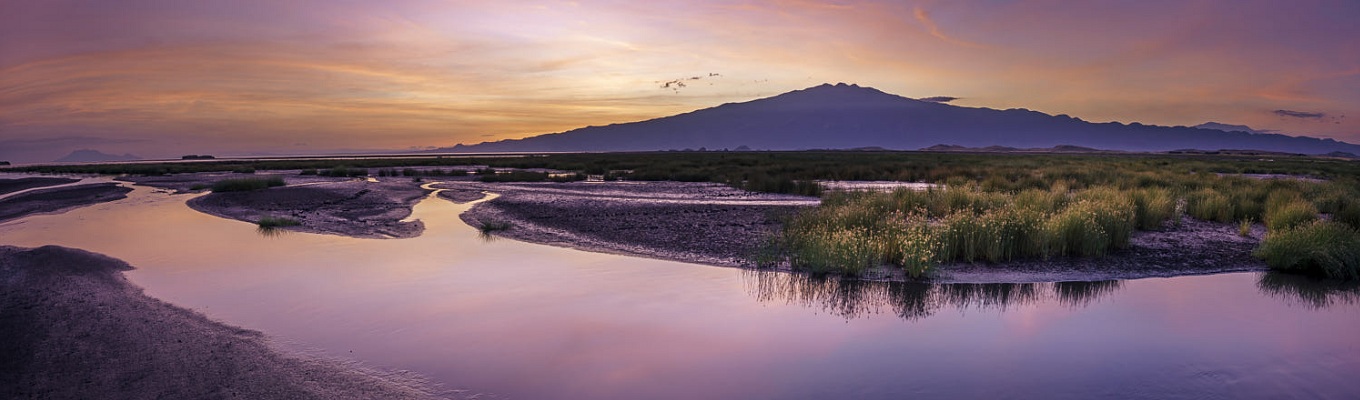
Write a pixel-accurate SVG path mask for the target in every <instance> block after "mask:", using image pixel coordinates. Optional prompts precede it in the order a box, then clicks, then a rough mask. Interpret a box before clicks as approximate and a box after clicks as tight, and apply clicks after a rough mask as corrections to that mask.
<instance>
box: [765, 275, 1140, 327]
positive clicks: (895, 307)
mask: <svg viewBox="0 0 1360 400" xmlns="http://www.w3.org/2000/svg"><path fill="white" fill-rule="evenodd" d="M742 281H743V284H744V286H745V287H746V291H747V293H749V294H750V295H751V296H752V297H755V298H756V301H759V302H783V303H786V304H798V305H802V306H804V307H808V308H814V309H819V310H822V311H825V312H828V313H831V314H834V315H838V316H841V317H844V318H846V319H853V318H858V317H861V316H866V315H871V314H879V313H882V312H884V310H891V312H892V313H893V314H895V315H897V316H898V317H900V318H902V319H907V320H915V319H920V318H924V317H927V316H930V315H933V314H934V313H935V312H936V311H938V310H940V309H941V308H954V309H960V310H963V309H985V310H998V311H1005V310H1008V309H1010V308H1011V307H1017V306H1023V305H1030V304H1036V303H1040V302H1044V301H1054V302H1056V303H1058V304H1062V305H1064V306H1067V307H1085V306H1089V305H1091V304H1093V303H1094V302H1096V301H1097V300H1099V299H1100V298H1103V297H1106V296H1109V295H1111V294H1113V293H1114V292H1116V291H1118V290H1119V288H1120V287H1121V286H1122V285H1123V283H1122V282H1120V281H1096V282H1057V283H954V284H930V283H920V282H873V281H863V280H858V279H842V278H839V277H833V276H816V275H809V274H800V273H788V272H778V271H770V270H746V271H744V272H743V273H742Z"/></svg>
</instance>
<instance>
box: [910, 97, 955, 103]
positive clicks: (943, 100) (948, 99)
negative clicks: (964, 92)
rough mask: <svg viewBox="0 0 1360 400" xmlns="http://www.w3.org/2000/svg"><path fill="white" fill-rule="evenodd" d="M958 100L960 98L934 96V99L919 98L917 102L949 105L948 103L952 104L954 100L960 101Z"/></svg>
mask: <svg viewBox="0 0 1360 400" xmlns="http://www.w3.org/2000/svg"><path fill="white" fill-rule="evenodd" d="M958 99H959V98H958V97H951V96H932V97H922V98H919V99H916V100H920V101H929V102H931V103H948V102H951V101H954V100H958Z"/></svg>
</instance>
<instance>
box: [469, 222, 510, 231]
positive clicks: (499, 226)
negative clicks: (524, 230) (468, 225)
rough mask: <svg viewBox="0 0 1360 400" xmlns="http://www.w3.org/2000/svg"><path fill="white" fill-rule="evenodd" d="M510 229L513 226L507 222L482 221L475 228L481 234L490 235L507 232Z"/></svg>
mask: <svg viewBox="0 0 1360 400" xmlns="http://www.w3.org/2000/svg"><path fill="white" fill-rule="evenodd" d="M511 227H514V225H513V224H511V223H509V222H504V221H482V222H481V224H480V225H478V226H477V230H480V231H482V233H483V234H490V233H491V232H498V231H504V230H509V229H510V228H511Z"/></svg>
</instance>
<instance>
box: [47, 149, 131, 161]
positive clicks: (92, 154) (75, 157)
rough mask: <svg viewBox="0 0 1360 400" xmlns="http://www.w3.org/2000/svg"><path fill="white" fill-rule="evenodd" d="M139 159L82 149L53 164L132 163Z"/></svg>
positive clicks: (126, 155) (128, 155) (129, 155)
mask: <svg viewBox="0 0 1360 400" xmlns="http://www.w3.org/2000/svg"><path fill="white" fill-rule="evenodd" d="M140 159H142V158H141V157H137V156H134V155H131V154H123V155H117V154H108V153H104V152H101V151H99V150H90V149H84V150H76V151H73V152H71V154H67V155H66V156H65V157H62V158H58V159H56V160H55V162H107V161H134V160H140Z"/></svg>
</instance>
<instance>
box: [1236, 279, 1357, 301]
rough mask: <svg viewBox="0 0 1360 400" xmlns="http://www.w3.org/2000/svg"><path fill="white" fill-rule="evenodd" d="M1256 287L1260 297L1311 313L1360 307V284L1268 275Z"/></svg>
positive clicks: (1257, 282)
mask: <svg viewBox="0 0 1360 400" xmlns="http://www.w3.org/2000/svg"><path fill="white" fill-rule="evenodd" d="M1256 287H1257V288H1260V289H1261V293H1265V294H1267V295H1270V296H1272V297H1276V298H1279V299H1283V300H1285V301H1288V302H1291V303H1297V304H1301V305H1303V306H1304V307H1308V308H1312V309H1322V308H1327V307H1331V306H1336V305H1348V304H1356V303H1360V281H1343V280H1337V279H1323V278H1316V277H1311V276H1305V275H1295V274H1286V273H1280V272H1266V273H1262V274H1261V275H1260V277H1259V278H1257V280H1256Z"/></svg>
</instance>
